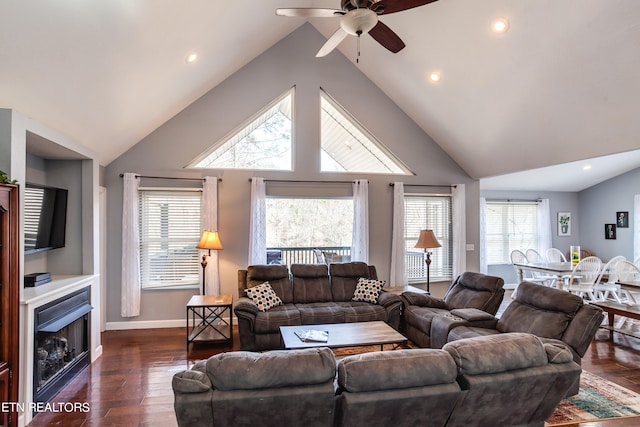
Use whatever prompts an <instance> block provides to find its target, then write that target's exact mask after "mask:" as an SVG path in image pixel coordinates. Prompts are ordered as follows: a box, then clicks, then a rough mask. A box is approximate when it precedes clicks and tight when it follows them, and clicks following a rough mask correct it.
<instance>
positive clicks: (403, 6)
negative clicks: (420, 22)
mask: <svg viewBox="0 0 640 427" xmlns="http://www.w3.org/2000/svg"><path fill="white" fill-rule="evenodd" d="M435 1H437V0H380V1H379V2H377V3H374V4H373V5H372V6H371V10H373V11H374V12H376V13H377V11H378V10H380V8H383V9H382V12H380V13H379V15H388V14H390V13H395V12H402V11H403V10H407V9H413V8H414V7H419V6H424V5H425V4H429V3H433V2H435Z"/></svg>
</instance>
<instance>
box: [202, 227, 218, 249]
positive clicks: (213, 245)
mask: <svg viewBox="0 0 640 427" xmlns="http://www.w3.org/2000/svg"><path fill="white" fill-rule="evenodd" d="M196 248H198V249H209V250H211V249H214V250H220V249H224V248H223V247H222V243H221V242H220V236H218V232H217V231H210V230H204V231H203V232H202V237H200V241H199V242H198V245H197V246H196Z"/></svg>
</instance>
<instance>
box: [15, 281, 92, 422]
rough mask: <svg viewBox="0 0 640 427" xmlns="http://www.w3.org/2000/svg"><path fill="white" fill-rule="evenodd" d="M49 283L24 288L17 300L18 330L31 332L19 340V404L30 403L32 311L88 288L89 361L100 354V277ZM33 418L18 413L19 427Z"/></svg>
mask: <svg viewBox="0 0 640 427" xmlns="http://www.w3.org/2000/svg"><path fill="white" fill-rule="evenodd" d="M51 279H52V280H51V282H50V283H47V284H46V285H42V286H38V287H34V288H24V289H23V292H22V298H21V300H20V317H21V319H20V320H21V324H22V327H21V329H22V330H23V331H30V333H24V334H21V337H20V348H21V349H22V351H21V353H20V363H21V366H20V392H19V394H20V397H21V399H20V400H21V402H23V403H29V402H32V401H33V375H34V371H33V363H34V361H33V354H34V346H35V343H34V334H33V331H34V325H35V321H34V310H35V309H36V308H38V307H41V306H43V305H45V304H47V303H49V302H52V301H55V300H57V299H59V298H62V297H64V296H66V295H69V294H71V293H73V292H75V291H77V290H80V289H83V288H86V287H87V286H89V287H91V305H92V306H93V308H94V310H93V313H92V315H91V325H90V328H91V334H90V336H91V342H90V345H89V351H90V354H91V355H90V357H91V362H93V361H95V360H96V359H97V358H98V357H100V355H101V354H102V345H101V343H100V312H99V309H100V299H99V298H100V297H99V295H100V287H99V286H100V277H99V275H79V276H78V275H77V276H71V275H59V276H56V275H54V276H52V277H51ZM32 417H33V414H31V413H30V412H25V413H22V414H21V417H20V420H19V425H21V426H25V425H27V424H28V423H29V422H30V421H31V419H32Z"/></svg>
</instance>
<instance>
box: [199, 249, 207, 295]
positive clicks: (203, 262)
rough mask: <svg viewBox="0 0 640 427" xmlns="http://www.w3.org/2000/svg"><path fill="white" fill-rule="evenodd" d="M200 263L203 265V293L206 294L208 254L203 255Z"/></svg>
mask: <svg viewBox="0 0 640 427" xmlns="http://www.w3.org/2000/svg"><path fill="white" fill-rule="evenodd" d="M200 265H201V266H202V295H206V294H207V293H206V291H205V289H206V288H205V280H206V276H205V274H206V269H207V254H203V255H202V261H200Z"/></svg>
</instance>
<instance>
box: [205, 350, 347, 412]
mask: <svg viewBox="0 0 640 427" xmlns="http://www.w3.org/2000/svg"><path fill="white" fill-rule="evenodd" d="M335 373H336V361H335V358H334V356H333V353H332V352H331V350H330V349H328V348H326V347H319V348H310V349H304V350H296V351H286V350H276V351H270V352H265V353H254V352H248V351H236V352H229V353H221V354H217V355H215V356H212V357H210V358H209V359H208V360H207V374H208V375H209V378H210V380H211V384H212V385H213V388H215V389H216V390H254V389H267V388H279V387H293V386H299V385H310V384H322V383H326V382H327V381H331V379H332V378H334V377H335ZM247 410H250V408H247Z"/></svg>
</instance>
